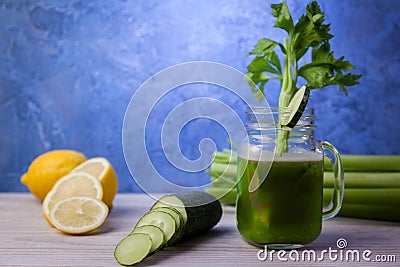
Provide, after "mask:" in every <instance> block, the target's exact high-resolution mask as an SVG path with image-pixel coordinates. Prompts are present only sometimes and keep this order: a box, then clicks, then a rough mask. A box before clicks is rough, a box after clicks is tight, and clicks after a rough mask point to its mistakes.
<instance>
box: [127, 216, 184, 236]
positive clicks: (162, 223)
mask: <svg viewBox="0 0 400 267" xmlns="http://www.w3.org/2000/svg"><path fill="white" fill-rule="evenodd" d="M143 225H155V226H157V227H159V228H160V229H161V230H162V231H163V233H164V242H165V243H166V242H168V241H169V240H170V239H171V237H172V236H173V235H174V234H175V232H176V230H177V228H176V223H175V219H174V217H172V215H170V214H168V213H166V212H164V211H158V210H151V211H149V212H148V213H146V214H145V215H144V216H143V217H142V218H140V220H139V221H138V223H137V224H136V226H135V228H137V227H140V226H143ZM133 231H135V230H133Z"/></svg>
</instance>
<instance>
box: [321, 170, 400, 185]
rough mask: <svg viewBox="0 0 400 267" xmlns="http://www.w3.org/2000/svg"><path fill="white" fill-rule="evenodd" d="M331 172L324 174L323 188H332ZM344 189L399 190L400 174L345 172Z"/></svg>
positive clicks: (332, 177)
mask: <svg viewBox="0 0 400 267" xmlns="http://www.w3.org/2000/svg"><path fill="white" fill-rule="evenodd" d="M333 181H334V176H333V172H325V173H324V187H333ZM344 182H345V187H346V188H400V172H345V173H344Z"/></svg>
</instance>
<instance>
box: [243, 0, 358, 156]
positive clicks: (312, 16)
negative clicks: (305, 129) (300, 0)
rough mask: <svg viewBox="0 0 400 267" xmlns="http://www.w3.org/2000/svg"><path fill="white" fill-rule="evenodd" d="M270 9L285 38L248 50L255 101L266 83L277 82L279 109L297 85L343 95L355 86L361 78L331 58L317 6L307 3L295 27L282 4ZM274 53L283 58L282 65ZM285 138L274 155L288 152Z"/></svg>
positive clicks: (283, 136) (282, 134) (281, 134)
mask: <svg viewBox="0 0 400 267" xmlns="http://www.w3.org/2000/svg"><path fill="white" fill-rule="evenodd" d="M271 8H272V15H273V16H274V17H275V18H276V22H275V25H274V26H275V27H277V28H280V29H282V30H284V31H285V32H286V33H287V37H285V38H284V39H283V42H277V41H274V40H271V39H268V38H262V39H260V40H259V41H258V43H257V44H256V45H255V47H254V49H253V50H252V51H250V53H249V55H250V56H255V57H254V59H253V60H252V61H251V63H250V64H249V65H248V66H247V70H248V72H247V74H246V78H247V80H248V82H249V84H250V87H251V90H252V92H253V95H254V97H255V99H256V100H259V101H260V102H261V101H262V100H264V95H265V86H266V84H267V82H268V81H270V80H279V81H280V87H281V88H280V96H279V104H278V105H279V108H285V107H288V105H289V103H290V101H291V100H292V98H293V96H294V94H295V93H296V92H297V90H298V89H299V88H300V86H298V85H299V84H300V83H306V85H307V87H308V88H309V89H318V88H324V87H326V86H329V85H337V86H338V87H339V88H340V90H341V91H342V92H344V93H345V94H346V95H347V94H348V91H347V87H349V86H353V85H356V84H358V82H359V79H360V78H361V75H357V74H351V73H347V72H348V71H349V70H353V69H354V66H353V65H352V64H351V63H350V62H349V61H347V60H344V57H343V56H342V57H339V58H336V57H335V56H334V53H333V51H332V50H331V46H330V44H329V40H330V39H331V38H332V37H333V35H332V34H331V33H330V25H329V24H324V23H325V15H324V13H323V12H322V11H321V8H320V6H319V5H318V3H317V2H316V1H312V2H311V3H309V4H308V5H307V7H306V10H305V11H306V13H305V14H304V15H302V16H301V17H300V19H299V20H298V22H297V23H296V24H295V23H294V22H293V18H292V16H291V14H290V11H289V9H288V6H287V4H286V2H283V3H280V4H272V5H271ZM278 48H279V49H278ZM309 50H311V61H310V62H309V63H307V62H306V61H305V58H304V56H305V55H307V52H308V51H309ZM277 52H280V53H281V54H282V55H283V64H282V63H281V61H280V59H279V56H278V53H277ZM300 61H302V64H300ZM301 78H302V79H301ZM289 135H290V132H289V131H279V132H278V136H277V142H276V152H277V153H278V155H280V154H282V153H285V152H288V138H289Z"/></svg>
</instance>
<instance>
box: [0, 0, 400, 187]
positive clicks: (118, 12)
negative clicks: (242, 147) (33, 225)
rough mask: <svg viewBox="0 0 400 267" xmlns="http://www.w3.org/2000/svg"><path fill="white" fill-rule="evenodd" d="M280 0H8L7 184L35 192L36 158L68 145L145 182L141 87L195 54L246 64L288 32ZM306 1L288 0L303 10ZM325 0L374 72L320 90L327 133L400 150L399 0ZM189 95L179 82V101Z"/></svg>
mask: <svg viewBox="0 0 400 267" xmlns="http://www.w3.org/2000/svg"><path fill="white" fill-rule="evenodd" d="M271 2H272V1H264V0H251V1H250V0H248V1H242V0H241V1H239V0H237V1H232V0H224V1H214V0H213V1H211V0H202V1H178V0H176V1H175V0H172V1H164V0H154V1H148V0H135V1H122V0H121V1H117V0H108V1H103V0H96V1H86V0H58V1H53V0H47V1H45V0H38V1H24V0H9V1H5V0H3V1H0V125H1V126H0V151H1V153H0V191H25V190H26V188H25V187H24V186H23V185H22V184H20V182H19V177H20V175H21V174H22V173H24V172H25V171H26V169H27V167H28V165H29V163H30V162H31V161H32V159H33V158H34V157H36V156H37V155H39V154H41V153H43V152H45V151H47V150H51V149H57V148H72V149H77V150H80V151H82V152H83V153H85V154H86V155H87V156H88V157H93V156H104V157H107V158H108V159H109V160H110V161H111V163H112V164H113V165H114V166H115V168H116V171H117V173H118V175H119V178H120V189H119V191H120V192H136V191H139V188H138V186H137V185H136V184H135V183H134V182H133V180H132V179H131V177H130V174H129V172H128V169H127V167H126V165H125V162H124V157H123V152H122V145H121V130H122V122H123V117H124V112H125V109H126V107H127V105H128V103H129V100H130V98H131V97H132V95H133V93H134V92H135V90H136V89H137V88H138V87H139V86H140V85H141V83H143V82H144V81H145V80H146V79H147V78H149V77H150V76H151V75H153V74H155V73H156V72H158V71H160V70H162V69H164V68H166V67H169V66H171V65H174V64H178V63H182V62H186V61H192V60H210V61H216V62H220V63H224V64H227V65H230V66H232V67H235V68H237V69H239V70H241V71H243V72H245V70H246V65H247V64H248V63H249V61H250V59H249V58H247V57H246V54H247V52H248V51H249V50H250V49H251V48H252V47H253V45H254V44H255V43H256V41H257V40H258V39H259V38H261V37H264V36H268V37H269V38H272V39H277V40H280V38H281V36H282V33H281V32H280V31H279V30H277V29H273V23H274V19H273V18H272V16H271V15H270V8H269V5H270V3H271ZM273 2H277V1H273ZM307 2H308V1H304V0H302V1H288V5H289V8H290V9H291V11H292V13H293V14H294V17H295V18H298V16H299V15H300V14H301V13H302V12H303V10H304V6H305V5H306V3H307ZM320 4H321V6H322V8H323V10H324V11H325V12H326V17H327V21H328V22H331V23H332V32H333V34H334V35H335V38H334V39H333V40H332V42H331V44H332V47H333V49H334V51H335V53H336V56H339V55H345V57H346V58H347V59H349V60H350V61H351V62H352V63H353V64H354V65H355V66H356V67H357V72H358V73H361V74H363V76H364V77H363V79H362V81H361V84H360V85H358V86H355V87H353V88H350V96H349V97H346V96H344V95H343V94H342V93H340V92H339V90H338V89H337V88H333V87H332V88H326V89H324V90H319V91H314V92H313V93H312V96H313V98H312V104H311V105H312V106H314V107H315V108H316V109H317V115H318V120H317V124H318V126H319V128H318V130H317V136H318V137H319V138H320V139H325V140H329V141H330V142H332V143H334V144H335V145H336V146H337V147H338V149H339V150H340V151H341V152H342V153H353V154H400V145H399V132H400V123H399V118H400V108H399V104H400V96H399V89H400V84H399V76H398V75H399V74H400V66H399V60H400V57H399V52H398V48H399V46H400V30H399V29H400V27H399V26H400V25H399V22H400V15H399V10H400V1H392V0H375V1H372V0H363V1H360V0H342V1H322V0H321V1H320ZM187 98H190V94H188V93H187V92H177V95H175V96H174V101H175V102H179V101H177V100H179V99H187ZM199 123H200V126H197V127H195V126H194V123H193V125H188V128H187V129H185V130H184V131H183V132H182V134H183V136H182V138H181V143H182V145H183V147H185V146H187V147H189V148H188V151H190V150H191V148H190V147H193V146H195V147H197V144H198V140H200V139H201V138H199V137H201V136H202V135H206V134H205V133H207V132H209V131H210V129H208V128H207V127H203V126H202V122H201V121H200V122H199ZM207 125H209V124H207ZM191 127H192V128H191ZM191 129H193V130H191ZM193 132H195V133H196V135H195V136H194V137H193V138H191V134H188V135H186V136H185V133H192V135H193ZM221 139H223V138H221ZM217 144H218V147H219V148H221V147H224V146H226V144H225V142H224V141H218V142H217ZM150 145H151V144H150ZM154 145H155V147H153V149H154V151H156V152H157V151H160V148H158V147H157V146H156V145H157V142H155V143H154ZM184 150H185V148H184ZM189 157H190V155H189ZM155 161H156V162H155V164H157V158H155ZM160 162H161V161H160ZM204 179H206V178H204Z"/></svg>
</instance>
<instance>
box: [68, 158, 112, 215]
mask: <svg viewBox="0 0 400 267" xmlns="http://www.w3.org/2000/svg"><path fill="white" fill-rule="evenodd" d="M74 172H85V173H88V174H90V175H92V176H94V177H96V178H97V179H98V180H99V181H100V183H101V185H102V187H103V199H102V200H103V202H104V203H106V204H107V206H108V207H109V208H110V209H111V208H112V206H113V205H112V202H113V199H114V197H115V195H116V194H117V191H118V177H117V174H116V173H115V170H114V168H113V167H112V165H111V163H110V162H109V161H108V160H107V159H106V158H102V157H97V158H91V159H88V160H86V161H85V162H83V163H82V164H81V165H79V166H77V167H76V168H75V169H73V170H72V171H71V173H74Z"/></svg>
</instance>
